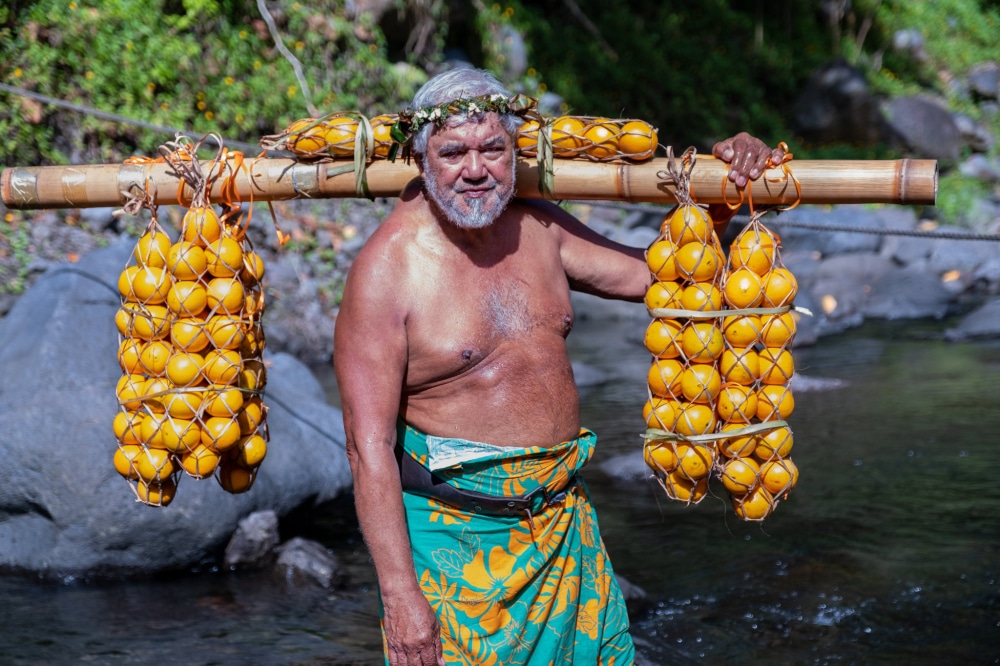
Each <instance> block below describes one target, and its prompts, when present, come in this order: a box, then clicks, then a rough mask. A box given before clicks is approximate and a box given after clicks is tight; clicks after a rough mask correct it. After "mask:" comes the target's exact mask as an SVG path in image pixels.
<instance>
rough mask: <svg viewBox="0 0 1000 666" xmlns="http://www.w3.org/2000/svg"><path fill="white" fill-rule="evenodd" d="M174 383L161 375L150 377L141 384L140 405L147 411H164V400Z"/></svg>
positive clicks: (158, 412)
mask: <svg viewBox="0 0 1000 666" xmlns="http://www.w3.org/2000/svg"><path fill="white" fill-rule="evenodd" d="M173 389H174V385H173V384H171V383H170V382H169V381H168V380H167V379H165V378H163V377H152V378H150V379H147V380H146V383H145V384H143V385H142V406H143V408H144V409H145V410H146V411H147V412H153V413H155V414H162V413H164V412H165V411H166V408H165V407H164V400H166V398H167V395H169V393H170V391H173Z"/></svg>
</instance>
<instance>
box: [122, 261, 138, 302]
mask: <svg viewBox="0 0 1000 666" xmlns="http://www.w3.org/2000/svg"><path fill="white" fill-rule="evenodd" d="M140 268H142V267H141V266H126V267H125V270H123V271H122V272H121V273H119V274H118V293H119V294H121V297H122V298H124V299H125V300H127V301H134V300H135V298H133V297H132V281H133V280H135V276H136V275H138V273H139V269H140Z"/></svg>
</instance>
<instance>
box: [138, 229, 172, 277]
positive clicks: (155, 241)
mask: <svg viewBox="0 0 1000 666" xmlns="http://www.w3.org/2000/svg"><path fill="white" fill-rule="evenodd" d="M169 252H170V236H168V235H167V234H166V233H164V232H162V231H157V230H156V229H151V230H149V231H147V232H146V233H144V234H143V235H141V236H139V241H138V242H137V243H136V244H135V249H134V250H132V255H133V256H134V257H135V263H136V264H138V265H139V266H152V267H154V268H163V267H164V266H166V264H167V254H168V253H169Z"/></svg>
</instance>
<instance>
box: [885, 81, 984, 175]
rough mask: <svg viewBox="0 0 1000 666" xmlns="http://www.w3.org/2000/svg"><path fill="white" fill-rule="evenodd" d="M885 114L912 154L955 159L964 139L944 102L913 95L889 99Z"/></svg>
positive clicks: (928, 157) (959, 152)
mask: <svg viewBox="0 0 1000 666" xmlns="http://www.w3.org/2000/svg"><path fill="white" fill-rule="evenodd" d="M886 115H887V117H888V118H889V124H890V125H891V126H892V129H893V131H894V132H895V133H896V134H897V135H898V136H899V137H901V138H902V140H903V142H904V144H905V145H906V147H907V148H908V149H909V150H910V151H911V152H912V153H913V155H914V156H916V157H921V158H927V159H936V160H944V161H956V160H958V158H959V156H960V155H961V150H962V146H963V145H964V143H965V141H964V140H963V138H962V133H961V132H960V131H959V129H958V125H957V124H956V122H955V119H954V117H953V116H952V114H951V112H950V111H949V110H948V108H947V106H946V105H944V104H942V103H941V102H939V101H938V100H936V99H932V98H930V97H926V96H922V95H915V96H907V97H897V98H896V99H894V100H892V101H891V102H889V105H888V107H887V108H886Z"/></svg>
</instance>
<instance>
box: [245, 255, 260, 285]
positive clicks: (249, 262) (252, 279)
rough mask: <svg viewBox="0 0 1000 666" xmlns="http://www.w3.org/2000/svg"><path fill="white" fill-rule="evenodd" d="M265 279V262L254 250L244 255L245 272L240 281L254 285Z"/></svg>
mask: <svg viewBox="0 0 1000 666" xmlns="http://www.w3.org/2000/svg"><path fill="white" fill-rule="evenodd" d="M263 278H264V260H263V259H261V258H260V255H259V254H257V253H256V252H254V251H253V250H248V251H246V252H244V253H243V270H242V271H240V279H241V280H243V282H244V283H246V284H247V285H253V284H256V283H257V282H260V281H261V280H262V279H263Z"/></svg>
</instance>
